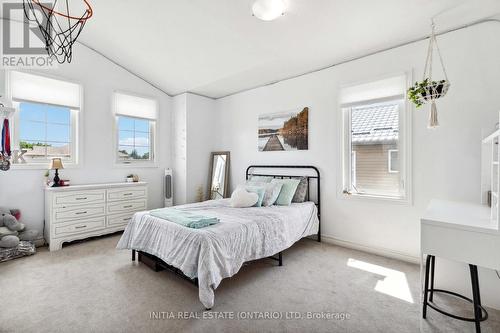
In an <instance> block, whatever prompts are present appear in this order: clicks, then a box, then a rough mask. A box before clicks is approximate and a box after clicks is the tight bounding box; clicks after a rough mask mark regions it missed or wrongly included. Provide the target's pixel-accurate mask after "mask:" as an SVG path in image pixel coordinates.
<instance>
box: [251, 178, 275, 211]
mask: <svg viewBox="0 0 500 333" xmlns="http://www.w3.org/2000/svg"><path fill="white" fill-rule="evenodd" d="M247 185H251V186H262V187H264V188H265V189H266V192H265V193H264V199H263V200H262V206H264V207H269V206H272V205H274V203H275V202H276V200H277V199H278V196H279V195H280V192H281V188H282V187H283V184H280V183H264V182H256V181H253V180H249V181H247Z"/></svg>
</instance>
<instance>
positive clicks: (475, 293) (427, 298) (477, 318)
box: [422, 255, 488, 333]
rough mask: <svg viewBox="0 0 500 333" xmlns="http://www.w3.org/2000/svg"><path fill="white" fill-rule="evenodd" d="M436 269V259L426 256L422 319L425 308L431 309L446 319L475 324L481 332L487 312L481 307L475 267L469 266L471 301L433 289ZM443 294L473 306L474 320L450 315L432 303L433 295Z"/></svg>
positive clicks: (425, 311)
mask: <svg viewBox="0 0 500 333" xmlns="http://www.w3.org/2000/svg"><path fill="white" fill-rule="evenodd" d="M435 268H436V257H435V256H433V255H427V259H426V262H425V286H424V308H423V314H422V317H423V318H424V319H425V318H426V317H427V306H429V307H431V308H433V309H434V310H436V311H437V312H440V313H442V314H444V315H446V316H448V317H451V318H455V319H458V320H463V321H470V322H474V323H475V324H476V332H478V333H479V332H481V324H480V323H481V322H482V321H484V320H486V319H488V312H487V311H486V310H485V309H484V308H483V307H482V306H481V294H480V292H479V278H478V274H477V266H476V265H469V269H470V278H471V284H472V299H470V298H468V297H465V296H463V295H460V294H457V293H454V292H452V291H448V290H443V289H435V288H434V269H435ZM429 273H430V284H431V285H430V288H429ZM435 292H436V293H443V294H449V295H453V296H455V297H458V298H461V299H464V300H466V301H468V302H470V303H472V304H473V306H474V318H468V317H460V316H457V315H454V314H452V313H449V312H446V311H444V310H442V309H440V308H439V307H438V306H437V305H436V304H434V303H433V296H434V293H435Z"/></svg>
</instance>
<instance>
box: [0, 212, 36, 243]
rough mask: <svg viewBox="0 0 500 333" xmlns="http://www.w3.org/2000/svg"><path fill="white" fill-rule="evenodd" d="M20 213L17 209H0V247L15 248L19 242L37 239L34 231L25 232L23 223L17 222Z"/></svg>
mask: <svg viewBox="0 0 500 333" xmlns="http://www.w3.org/2000/svg"><path fill="white" fill-rule="evenodd" d="M20 217H21V212H20V211H19V210H18V209H6V208H2V207H0V247H16V246H17V245H18V244H19V241H20V240H23V241H33V240H35V239H36V238H37V236H38V232H36V231H35V230H25V228H26V226H25V225H24V223H21V222H19V221H18V219H19V218H20Z"/></svg>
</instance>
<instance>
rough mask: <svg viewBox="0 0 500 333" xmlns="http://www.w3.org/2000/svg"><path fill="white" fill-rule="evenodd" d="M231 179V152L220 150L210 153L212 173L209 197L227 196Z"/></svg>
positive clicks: (219, 197) (212, 198)
mask: <svg viewBox="0 0 500 333" xmlns="http://www.w3.org/2000/svg"><path fill="white" fill-rule="evenodd" d="M228 179H229V152H228V151H219V152H213V153H212V154H211V155H210V175H209V184H208V186H209V187H208V198H209V199H210V200H214V199H222V198H226V197H227V194H228V193H227V191H228Z"/></svg>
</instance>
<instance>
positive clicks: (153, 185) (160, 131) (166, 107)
mask: <svg viewBox="0 0 500 333" xmlns="http://www.w3.org/2000/svg"><path fill="white" fill-rule="evenodd" d="M42 73H43V72H42ZM46 73H47V74H48V75H52V76H56V77H60V78H61V79H68V80H72V81H76V82H79V83H81V84H82V85H83V88H84V109H83V110H82V111H81V112H83V117H82V118H83V122H82V124H81V129H82V130H83V133H82V136H83V142H82V146H81V148H82V155H81V163H80V166H79V167H78V168H75V169H64V170H61V172H60V175H61V178H64V179H70V180H71V182H72V184H82V183H97V182H120V181H124V180H125V176H126V175H127V174H129V173H136V174H138V175H139V176H140V178H141V180H143V181H146V182H149V193H148V195H149V204H148V205H149V208H156V207H162V206H163V170H164V168H165V167H168V166H170V164H171V146H170V144H169V142H170V140H171V119H170V118H171V98H170V97H169V96H168V95H166V94H164V93H162V92H160V91H158V90H157V89H155V88H153V87H152V86H150V85H149V84H147V83H145V82H144V81H142V80H140V79H138V78H137V77H135V76H133V75H131V74H130V73H128V72H127V71H125V70H123V69H122V68H120V67H118V66H116V65H114V64H113V63H111V62H109V61H108V60H106V59H105V58H103V57H102V56H100V55H98V54H96V53H95V52H93V51H91V50H89V49H87V48H85V47H83V46H80V45H78V44H77V45H76V46H75V48H74V58H73V62H72V63H71V64H65V65H61V66H60V67H59V68H58V69H55V70H48V71H47V72H46ZM2 74H3V73H2ZM3 80H4V75H1V79H0V81H3ZM0 86H2V84H0ZM114 90H122V91H128V92H133V93H137V94H141V95H144V96H151V97H154V98H157V99H158V100H159V106H160V112H159V120H158V122H157V154H158V156H157V158H158V167H156V168H131V167H116V166H114V164H113V161H114V158H115V151H114V147H113V140H114V135H115V133H113V130H112V128H113V122H114V117H113V115H112V109H111V100H112V99H111V96H112V93H113V91H114ZM165 143H166V144H165ZM44 173H45V170H15V169H11V170H10V171H8V172H0V205H1V206H5V207H10V208H19V209H21V212H22V215H23V222H25V223H26V225H27V226H28V227H30V228H34V229H38V230H40V231H41V230H42V226H43V216H44V210H43V209H44V208H43V202H44V200H43V196H44V194H43V188H42V181H43V176H44ZM51 176H53V175H52V174H51Z"/></svg>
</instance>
